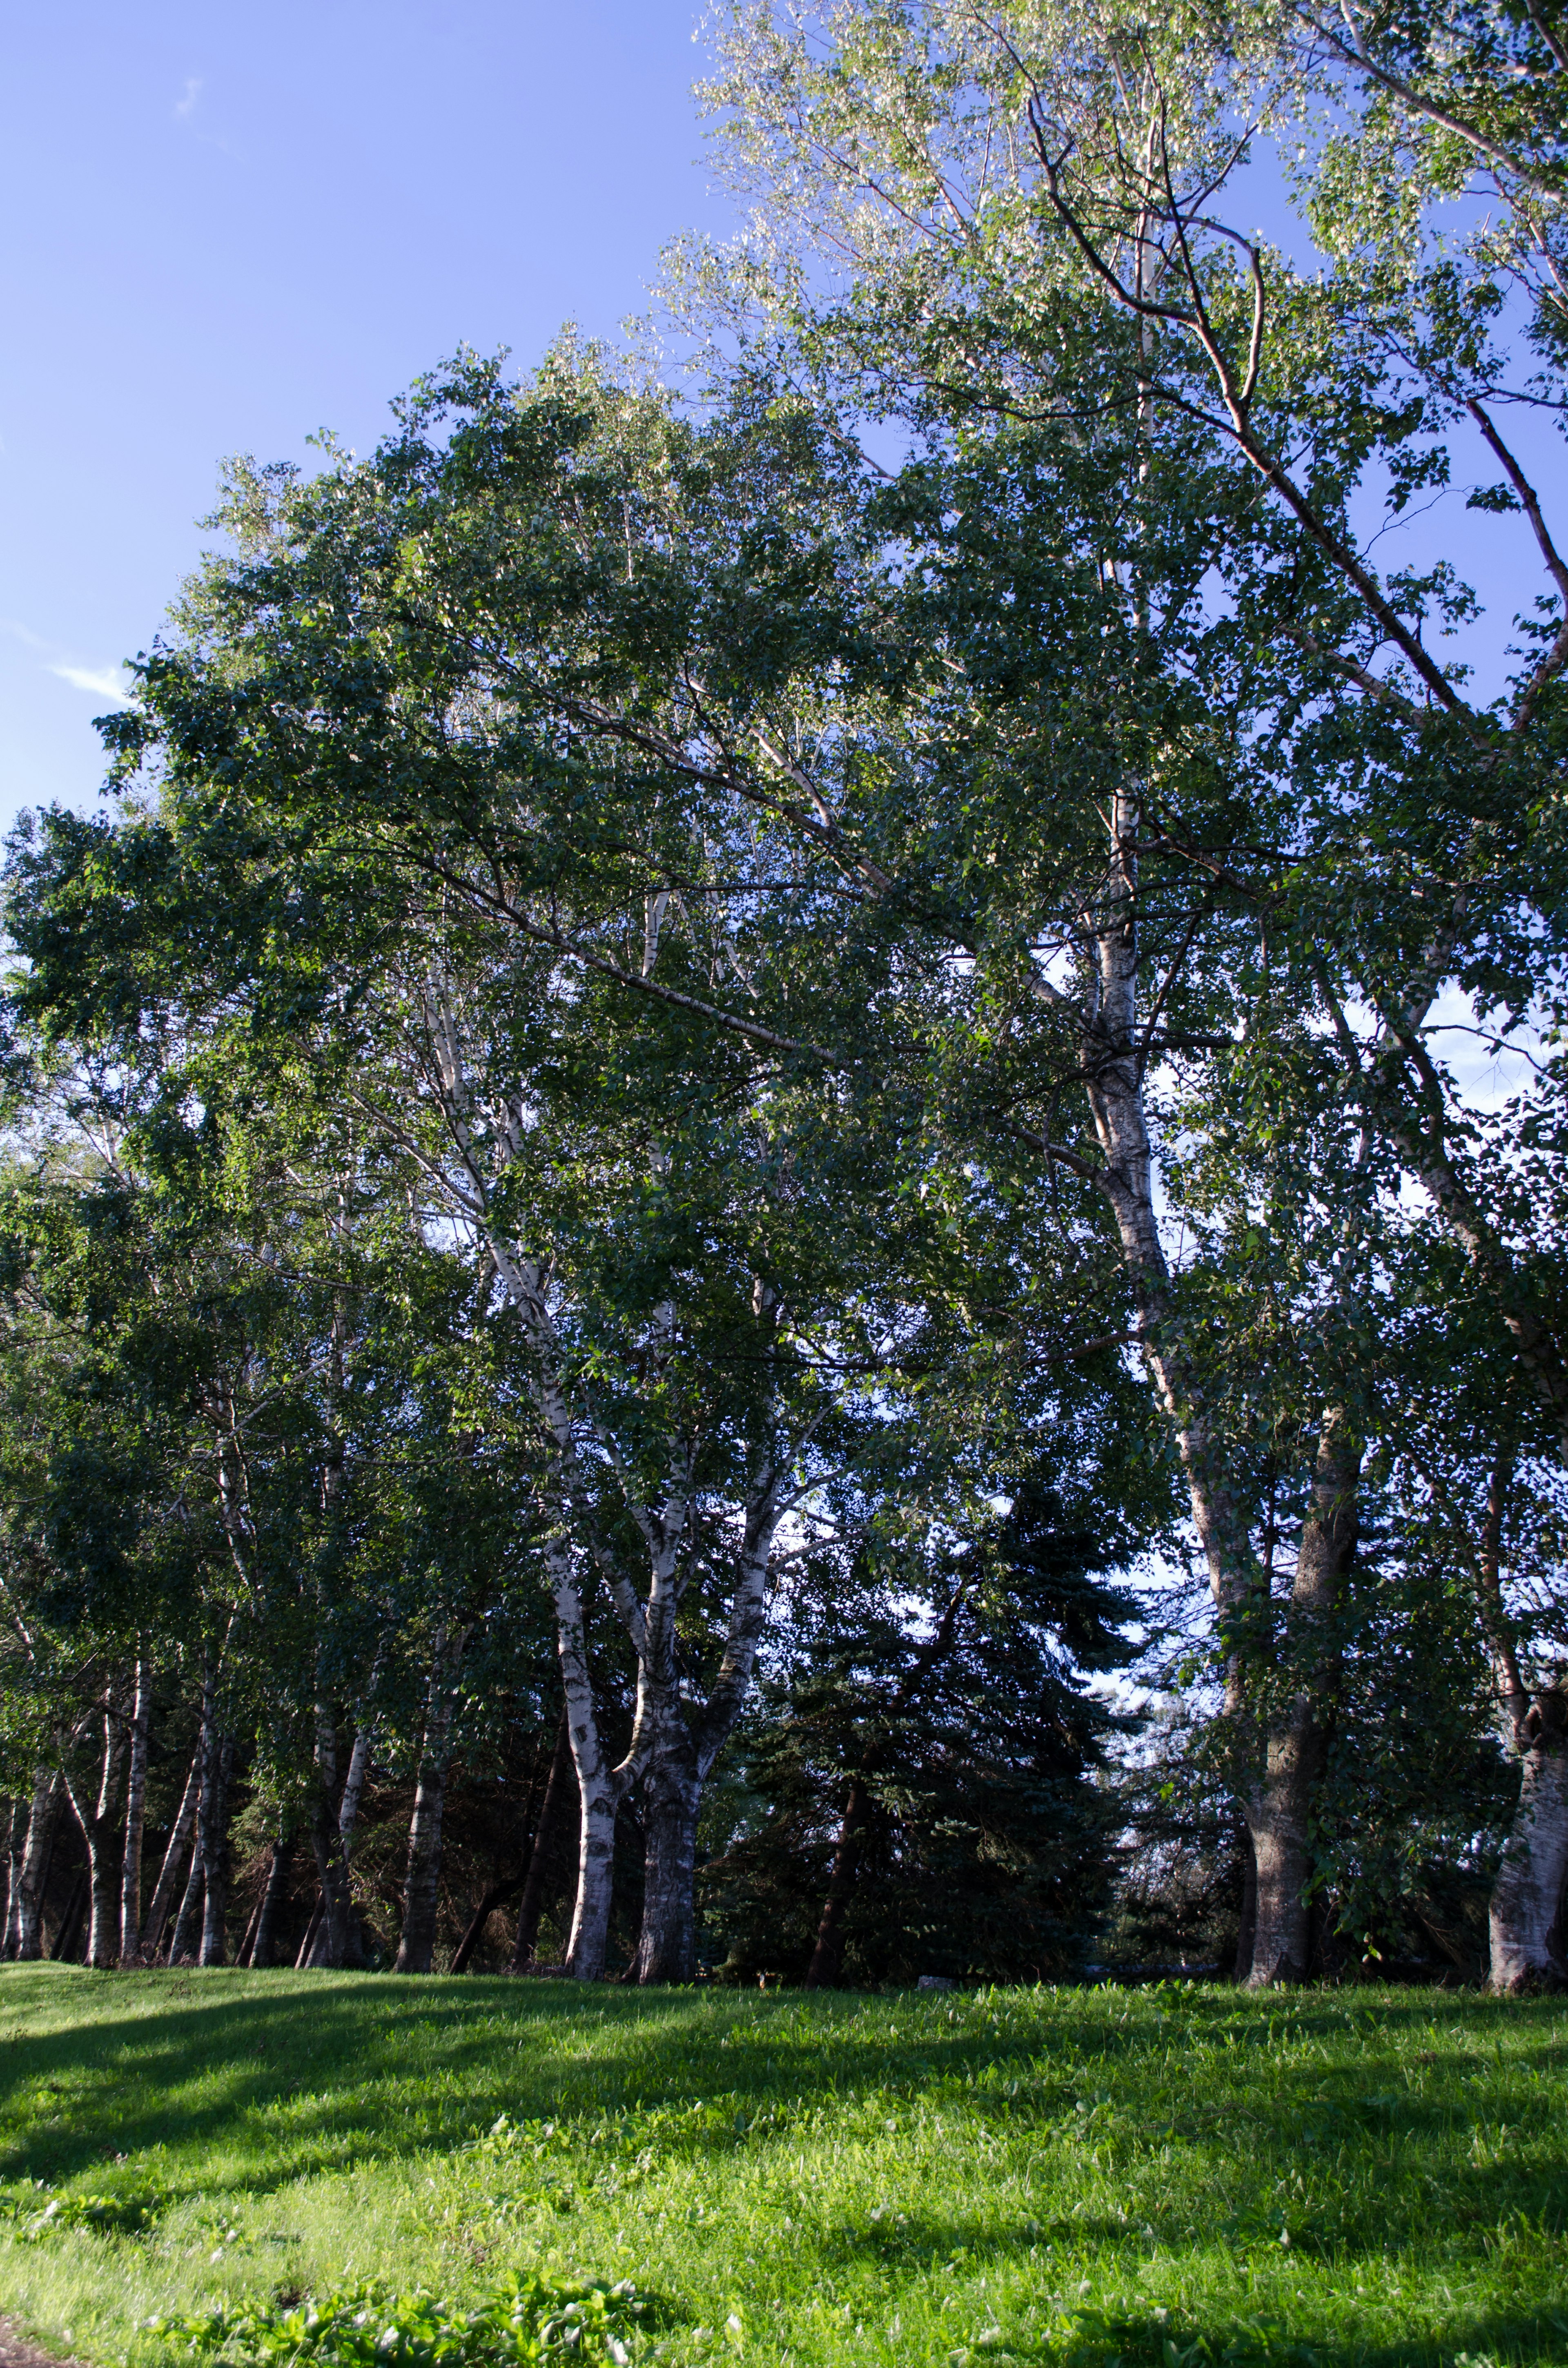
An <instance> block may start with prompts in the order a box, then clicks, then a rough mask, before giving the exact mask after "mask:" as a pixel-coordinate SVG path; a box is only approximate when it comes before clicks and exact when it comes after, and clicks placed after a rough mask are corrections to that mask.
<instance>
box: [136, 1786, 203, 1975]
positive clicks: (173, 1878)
mask: <svg viewBox="0 0 1568 2368" xmlns="http://www.w3.org/2000/svg"><path fill="white" fill-rule="evenodd" d="M200 1794H201V1747H200V1745H199V1744H198V1746H197V1750H196V1757H195V1758H194V1759H192V1761H191V1763H190V1773H189V1775H188V1776H187V1778H186V1780H185V1791H184V1793H182V1794H181V1795H180V1804H179V1807H178V1809H177V1810H176V1813H175V1821H174V1825H173V1827H171V1829H170V1832H169V1839H168V1844H167V1847H166V1848H165V1851H164V1862H163V1865H162V1866H161V1867H160V1868H159V1869H158V1880H157V1882H156V1884H154V1885H153V1904H152V1906H151V1907H149V1908H148V1910H147V1918H146V1921H145V1923H144V1924H143V1925H142V1940H141V1951H142V1957H143V1958H144V1959H145V1960H146V1961H147V1962H148V1963H149V1964H150V1963H152V1961H153V1959H155V1958H156V1956H157V1953H158V1948H159V1944H160V1943H161V1941H162V1940H163V1937H164V1926H165V1923H166V1922H167V1920H168V1913H169V1906H170V1903H171V1901H172V1900H173V1898H174V1896H175V1892H176V1887H177V1886H178V1884H179V1871H180V1866H181V1863H182V1861H183V1860H184V1858H185V1853H186V1848H187V1844H188V1842H189V1840H190V1838H191V1835H192V1833H193V1832H194V1831H195V1828H196V1806H197V1803H198V1801H199V1798H200Z"/></svg>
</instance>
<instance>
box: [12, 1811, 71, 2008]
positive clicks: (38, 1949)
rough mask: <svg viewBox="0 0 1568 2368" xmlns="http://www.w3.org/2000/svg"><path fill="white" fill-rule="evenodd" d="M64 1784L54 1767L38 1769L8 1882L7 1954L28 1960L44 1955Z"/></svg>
mask: <svg viewBox="0 0 1568 2368" xmlns="http://www.w3.org/2000/svg"><path fill="white" fill-rule="evenodd" d="M63 1799H64V1786H63V1785H62V1782H61V1778H60V1771H59V1770H58V1769H57V1768H40V1770H39V1771H38V1774H37V1776H36V1778H35V1780H34V1783H33V1796H32V1801H31V1804H29V1807H28V1822H27V1839H26V1840H25V1842H24V1843H23V1846H22V1850H21V1856H20V1859H19V1861H17V1865H16V1870H15V1873H14V1874H13V1876H12V1881H11V1897H10V1902H9V1905H8V1908H7V1912H6V1955H7V1956H8V1957H15V1958H18V1959H21V1960H23V1961H28V1962H31V1961H33V1960H36V1959H37V1958H39V1957H41V1956H42V1954H43V1887H44V1884H45V1883H46V1882H47V1880H48V1877H49V1863H50V1860H51V1857H52V1856H53V1853H54V1835H55V1828H56V1827H57V1825H58V1824H59V1820H60V1810H61V1804H62V1801H63Z"/></svg>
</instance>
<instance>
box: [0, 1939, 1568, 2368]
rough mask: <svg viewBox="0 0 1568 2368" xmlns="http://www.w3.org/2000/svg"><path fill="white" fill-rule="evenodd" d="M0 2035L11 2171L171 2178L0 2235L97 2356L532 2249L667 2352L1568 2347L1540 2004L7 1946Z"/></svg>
mask: <svg viewBox="0 0 1568 2368" xmlns="http://www.w3.org/2000/svg"><path fill="white" fill-rule="evenodd" d="M0 2040H3V2041H4V2043H5V2044H4V2047H3V2049H0V2177H4V2178H5V2179H6V2180H8V2181H9V2182H10V2184H11V2192H12V2193H13V2194H15V2193H16V2192H17V2183H18V2182H19V2181H21V2180H48V2181H50V2182H51V2184H52V2185H54V2187H55V2188H56V2190H57V2192H78V2193H85V2192H93V2193H98V2194H104V2193H115V2192H127V2193H129V2192H131V2191H138V2190H145V2189H148V2188H155V2189H157V2190H159V2191H160V2192H163V2193H165V2195H166V2196H167V2197H168V2199H169V2201H168V2203H167V2206H166V2208H165V2209H163V2210H161V2211H160V2213H159V2214H158V2216H157V2218H156V2220H155V2222H154V2224H153V2227H152V2228H151V2230H150V2231H149V2232H148V2233H146V2234H144V2235H142V2236H116V2235H110V2234H104V2233H100V2232H98V2231H97V2230H85V2229H82V2228H74V2229H69V2230H62V2231H59V2232H55V2233H51V2234H50V2235H48V2236H46V2237H43V2238H42V2239H41V2240H40V2241H37V2242H30V2243H29V2242H25V2241H23V2240H22V2239H21V2238H20V2237H17V2236H14V2235H10V2234H5V2235H0V2305H4V2307H6V2308H7V2309H9V2310H11V2311H12V2312H14V2313H16V2314H17V2316H18V2317H20V2318H21V2319H22V2320H23V2321H24V2322H26V2323H27V2324H28V2325H29V2326H30V2327H31V2328H33V2329H34V2330H35V2331H36V2332H37V2333H38V2334H39V2335H40V2337H41V2338H42V2339H43V2340H46V2341H50V2342H52V2343H54V2344H55V2345H56V2346H67V2345H68V2346H70V2347H72V2348H74V2350H75V2351H77V2352H79V2353H84V2354H85V2355H87V2356H89V2357H91V2358H95V2359H97V2360H100V2361H106V2362H112V2361H118V2360H120V2359H122V2358H123V2357H125V2355H126V2354H127V2353H128V2352H129V2353H130V2354H131V2358H132V2359H133V2360H135V2361H138V2362H141V2361H147V2362H152V2361H153V2359H155V2357H156V2356H157V2351H158V2347H157V2346H156V2345H155V2344H154V2343H153V2340H152V2339H150V2338H149V2337H147V2336H145V2335H141V2336H138V2335H137V2334H136V2332H135V2327H136V2322H137V2321H138V2320H140V2319H141V2318H142V2317H145V2316H146V2315H147V2314H149V2313H151V2312H153V2311H154V2310H160V2309H168V2308H176V2309H188V2308H191V2307H194V2306H195V2305H197V2304H198V2303H199V2301H201V2300H202V2299H204V2298H216V2297H218V2296H221V2295H235V2294H239V2293H241V2292H257V2291H261V2292H267V2291H272V2290H278V2289H286V2290H292V2289H296V2288H300V2287H303V2288H306V2289H317V2288H319V2287H321V2286H324V2285H329V2284H331V2283H334V2282H335V2281H336V2280H338V2279H340V2278H342V2277H343V2275H344V2274H345V2272H346V2271H347V2272H348V2273H350V2274H352V2275H356V2276H361V2275H364V2274H367V2273H379V2274H383V2275H386V2276H388V2277H390V2278H392V2279H394V2280H396V2281H398V2282H399V2283H415V2282H418V2283H427V2284H429V2285H430V2286H432V2287H434V2288H436V2289H437V2290H439V2291H440V2292H442V2293H444V2294H448V2295H449V2296H450V2297H452V2298H454V2299H460V2298H462V2297H464V2296H467V2295H472V2294H477V2293H479V2292H481V2291H483V2288H484V2286H485V2284H486V2283H487V2282H488V2281H489V2280H491V2279H493V2278H494V2276H495V2275H496V2273H497V2272H498V2271H501V2270H503V2269H505V2268H507V2267H509V2266H512V2265H514V2264H517V2265H519V2266H521V2265H526V2264H532V2263H551V2262H553V2263H554V2264H556V2265H557V2266H559V2267H561V2268H562V2269H567V2270H572V2271H585V2272H602V2273H606V2274H608V2275H611V2276H622V2275H628V2274H630V2275H634V2276H635V2277H636V2278H637V2279H638V2280H639V2281H640V2282H641V2283H645V2284H646V2285H648V2286H650V2287H652V2288H653V2290H654V2291H655V2292H656V2293H657V2294H660V2295H661V2296H663V2297H664V2298H665V2303H666V2304H667V2305H668V2311H667V2316H666V2320H665V2327H666V2336H667V2345H668V2355H667V2356H668V2357H669V2358H670V2359H671V2360H673V2361H675V2362H680V2363H687V2362H696V2361H699V2360H700V2359H702V2358H704V2357H713V2358H717V2357H719V2356H720V2355H721V2354H722V2356H724V2357H726V2358H728V2359H730V2360H732V2361H733V2360H734V2358H735V2352H736V2349H737V2346H736V2339H735V2338H734V2337H733V2334H728V2335H726V2333H725V2332H724V2323H725V2320H726V2318H727V2317H729V2316H730V2314H731V2313H734V2314H736V2315H737V2316H738V2317H740V2319H741V2321H742V2325H743V2328H744V2334H743V2336H742V2337H741V2339H740V2340H739V2345H738V2349H739V2351H741V2352H742V2353H744V2358H745V2359H747V2360H749V2361H751V2362H759V2363H760V2362H776V2361H777V2362H786V2361H792V2362H796V2363H799V2368H806V2364H807V2363H817V2362H824V2363H826V2362H835V2363H836V2362H856V2363H865V2362H884V2361H885V2362H892V2361H897V2362H901V2363H903V2362H911V2363H914V2362H933V2363H937V2368H965V2363H966V2355H967V2354H969V2353H970V2352H971V2351H972V2353H973V2357H974V2362H975V2368H981V2363H982V2362H984V2361H985V2360H987V2359H989V2358H996V2357H998V2356H999V2355H1000V2356H1001V2357H1002V2358H1004V2359H1006V2357H1007V2356H1008V2355H1011V2356H1012V2357H1013V2358H1015V2359H1019V2360H1023V2359H1040V2360H1047V2359H1057V2358H1061V2357H1071V2358H1080V2359H1082V2360H1084V2361H1085V2362H1087V2361H1095V2360H1102V2359H1107V2358H1108V2357H1109V2356H1110V2355H1111V2354H1113V2353H1119V2354H1120V2355H1121V2356H1122V2358H1123V2359H1124V2360H1127V2361H1132V2360H1144V2359H1148V2360H1152V2361H1157V2362H1164V2363H1165V2368H1171V2363H1172V2362H1179V2360H1180V2358H1181V2355H1183V2354H1184V2353H1187V2352H1189V2351H1191V2347H1192V2346H1193V2345H1194V2344H1195V2342H1196V2341H1197V2339H1199V2337H1202V2338H1205V2339H1207V2343H1208V2346H1209V2355H1210V2356H1212V2357H1218V2356H1219V2355H1220V2354H1221V2352H1223V2351H1224V2350H1225V2349H1226V2347H1227V2345H1229V2346H1230V2347H1232V2357H1233V2358H1234V2359H1237V2360H1240V2359H1246V2360H1249V2361H1250V2360H1254V2359H1256V2360H1263V2359H1266V2358H1267V2359H1275V2360H1278V2359H1280V2358H1284V2357H1290V2347H1292V2346H1303V2345H1304V2346H1310V2347H1311V2348H1312V2351H1313V2353H1314V2354H1315V2356H1316V2358H1317V2360H1318V2361H1319V2362H1323V2363H1325V2368H1326V2363H1330V2362H1332V2363H1335V2368H1337V2363H1340V2362H1345V2363H1349V2362H1359V2361H1363V2360H1386V2361H1389V2362H1395V2361H1397V2362H1452V2361H1453V2360H1454V2358H1455V2356H1456V2354H1461V2355H1462V2354H1465V2353H1469V2354H1471V2356H1472V2357H1473V2358H1474V2359H1476V2360H1478V2361H1479V2360H1482V2359H1489V2360H1494V2361H1499V2362H1500V2361H1513V2360H1530V2361H1553V2362H1568V2261H1565V2259H1564V2249H1563V2243H1562V2230H1563V2227H1564V2225H1565V2222H1568V2125H1565V2120H1564V2113H1563V2107H1564V2103H1565V2101H1568V2097H1565V2090H1564V2086H1563V2072H1564V2062H1565V2055H1568V2009H1564V2008H1563V2007H1562V2006H1560V2005H1557V2004H1554V2003H1551V2002H1550V2001H1534V2002H1529V2003H1525V2004H1498V2003H1494V2002H1491V2001H1488V2000H1484V1999H1481V1998H1473V1997H1461V1996H1458V1995H1452V1994H1442V1993H1432V1992H1412V1991H1408V1990H1403V1991H1390V1992H1372V1991H1353V1992H1350V1991H1346V1992H1313V1993H1307V1994H1303V1995H1301V1996H1299V1997H1297V1998H1291V1999H1290V2000H1281V1999H1278V1998H1275V1999H1272V2000H1271V1999H1268V1998H1264V1999H1251V1998H1240V1997H1237V1996H1236V1995H1235V1994H1234V1993H1233V1992H1229V1991H1225V1990H1220V1989H1210V1990H1200V1991H1188V1992H1185V1993H1178V1994H1176V1995H1171V1994H1170V1993H1165V1992H1144V1993H1138V1994H1132V1995H1122V1994H1119V1993H1116V1992H1108V1991H1096V1992H1089V1993H1084V1992H1070V1991H1061V1992H1055V1991H991V1992H982V1993H978V1994H970V1995H965V1996H961V1997H953V1998H949V1997H937V1998H930V1997H925V1996H923V1997H920V1998H915V1997H912V1996H909V1995H907V1994H903V1995H897V1996H892V1997H887V1998H858V1997H842V1998H826V1999H824V1998H816V1999H802V1998H794V1997H790V1996H788V1995H785V1996H770V1997H768V1998H758V1997H756V1996H754V1995H736V1994H733V1993H721V1994H713V1993H711V1992H697V1993H692V1992H667V1993H653V1994H639V1993H637V1992H635V1991H630V1992H629V1991H624V1990H619V1989H614V1988H608V1989H596V1990H594V1991H591V1992H586V1993H584V1992H580V1991H574V1990H571V1989H569V1988H567V1987H564V1986H559V1987H558V1986H555V1985H546V1984H542V1983H532V1982H528V1983H517V1982H510V1983H509V1982H503V1981H487V1980H463V1981H451V1980H443V1979H435V1980H429V1981H420V1982H400V1981H397V1980H394V1979H392V1978H391V1977H388V1976H380V1977H377V1976H353V1975H321V1974H316V1975H294V1974H288V1973H279V1974H260V1975H249V1974H231V1973H203V1974H183V1973H182V1974H162V1975H157V1974H154V1975H92V1974H88V1973H85V1972H81V1971H77V1970H74V1969H69V1968H64V1967H60V1968H56V1967H52V1966H7V1967H6V1968H5V1969H4V1970H3V1972H0ZM501 2114H506V2115H507V2116H508V2117H510V2120H511V2122H512V2123H514V2124H516V2123H530V2122H531V2123H536V2124H543V2123H551V2124H553V2129H552V2131H551V2135H543V2133H542V2131H541V2129H540V2128H538V2127H536V2128H534V2129H531V2130H528V2131H527V2132H526V2134H525V2135H524V2136H523V2137H522V2139H521V2140H520V2141H519V2140H517V2139H514V2138H509V2137H508V2136H507V2135H506V2134H505V2133H504V2134H503V2135H502V2137H501V2138H500V2139H499V2140H497V2139H494V2138H486V2137H484V2136H483V2134H484V2133H486V2132H488V2131H489V2130H490V2128H491V2125H492V2124H493V2123H494V2122H495V2120H496V2118H497V2116H499V2115H501ZM476 2138H477V2139H478V2141H479V2142H478V2143H477V2144H476V2143H475V2140H476ZM40 2200H41V2199H40ZM8 2225H9V2226H16V2225H17V2224H14V2223H13V2224H8ZM231 2229H233V2230H235V2231H237V2235H235V2236H234V2237H229V2235H228V2233H227V2232H228V2231H229V2230H231ZM1287 2240H1288V2241H1287ZM215 2254H221V2255H222V2258H221V2259H220V2260H215V2259H214V2255H215ZM699 2328H706V2329H716V2330H718V2332H717V2333H716V2334H715V2335H713V2336H705V2335H703V2334H701V2333H699V2332H698V2329H699ZM1249 2330H1250V2331H1249ZM1204 2356H1205V2354H1204V2352H1203V2351H1196V2352H1193V2353H1192V2357H1193V2358H1194V2360H1199V2359H1202V2358H1203V2357H1204ZM1298 2356H1299V2355H1298Z"/></svg>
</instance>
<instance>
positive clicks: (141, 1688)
mask: <svg viewBox="0 0 1568 2368" xmlns="http://www.w3.org/2000/svg"><path fill="white" fill-rule="evenodd" d="M152 1715H153V1665H152V1663H151V1661H150V1660H149V1659H148V1657H147V1656H146V1655H145V1654H143V1655H142V1657H141V1658H140V1659H139V1660H138V1662H137V1664H136V1695H135V1701H134V1702H133V1703H132V1706H131V1761H130V1767H129V1770H128V1772H127V1775H126V1782H125V1850H124V1853H123V1855H122V1858H121V1861H120V1880H119V1962H120V1964H122V1965H132V1964H135V1963H136V1960H137V1956H138V1954H139V1952H140V1950H141V1946H142V1826H143V1823H144V1820H145V1816H146V1806H147V1732H148V1728H149V1726H150V1725H151V1723H152Z"/></svg>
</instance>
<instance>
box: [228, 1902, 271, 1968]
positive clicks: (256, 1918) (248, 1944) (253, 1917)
mask: <svg viewBox="0 0 1568 2368" xmlns="http://www.w3.org/2000/svg"><path fill="white" fill-rule="evenodd" d="M265 1896H266V1894H265V1893H264V1894H263V1898H265ZM261 1908H262V1901H261V1900H260V1899H258V1900H257V1901H256V1906H255V1907H253V1908H252V1909H251V1912H250V1922H249V1923H248V1924H247V1925H246V1926H245V1929H244V1932H243V1933H242V1934H241V1936H240V1945H239V1947H238V1948H237V1949H236V1950H235V1952H234V1963H235V1964H236V1965H248V1964H250V1961H251V1952H252V1950H253V1949H254V1948H255V1947H256V1933H257V1932H258V1930H260V1928H261Z"/></svg>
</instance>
